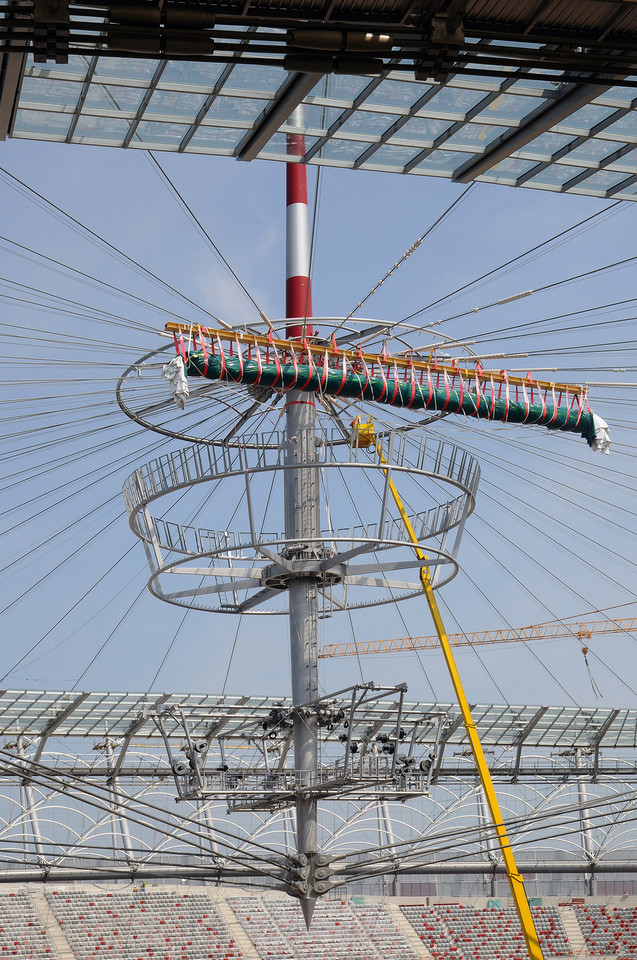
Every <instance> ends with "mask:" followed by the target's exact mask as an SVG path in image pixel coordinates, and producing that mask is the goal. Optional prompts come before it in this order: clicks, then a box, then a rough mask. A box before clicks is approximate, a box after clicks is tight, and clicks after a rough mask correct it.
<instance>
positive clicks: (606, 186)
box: [580, 170, 626, 194]
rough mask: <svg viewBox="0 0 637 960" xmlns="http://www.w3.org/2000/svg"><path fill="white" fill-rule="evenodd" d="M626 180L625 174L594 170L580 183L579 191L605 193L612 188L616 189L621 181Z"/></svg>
mask: <svg viewBox="0 0 637 960" xmlns="http://www.w3.org/2000/svg"><path fill="white" fill-rule="evenodd" d="M625 179H626V174H625V173H622V172H617V171H614V170H596V171H595V172H594V173H592V174H591V175H590V177H587V178H586V180H584V181H582V183H580V189H581V190H583V191H585V190H591V191H595V192H596V193H597V192H599V193H602V194H604V193H606V191H607V190H610V189H611V188H612V187H616V186H617V185H618V184H619V183H621V182H622V180H625Z"/></svg>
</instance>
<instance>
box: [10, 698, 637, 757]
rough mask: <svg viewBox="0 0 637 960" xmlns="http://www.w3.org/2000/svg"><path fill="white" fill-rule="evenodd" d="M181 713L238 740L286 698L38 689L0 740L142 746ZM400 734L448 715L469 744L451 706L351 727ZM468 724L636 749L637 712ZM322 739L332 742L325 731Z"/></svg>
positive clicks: (511, 715) (369, 718) (512, 711)
mask: <svg viewBox="0 0 637 960" xmlns="http://www.w3.org/2000/svg"><path fill="white" fill-rule="evenodd" d="M176 708H179V709H180V710H181V711H182V712H183V714H184V716H185V718H186V719H187V721H188V723H189V725H190V727H191V729H192V733H193V736H194V737H196V738H197V737H208V738H210V737H219V736H223V738H224V739H228V740H231V739H233V738H234V739H243V738H245V737H246V735H247V734H248V733H249V731H250V729H251V728H252V727H256V726H258V727H260V726H261V724H262V721H263V720H265V719H266V718H267V717H268V715H269V714H270V712H271V711H272V710H274V709H278V708H282V709H284V710H289V709H292V701H291V699H290V698H286V697H260V696H217V695H213V694H194V693H186V694H168V693H165V694H163V695H161V696H158V695H157V694H141V693H96V692H94V693H86V692H85V693H81V692H78V691H72V692H58V691H43V690H21V691H17V690H4V691H1V692H0V736H6V737H15V736H17V735H20V736H23V737H29V738H33V737H49V736H51V737H55V738H60V737H103V736H106V735H108V736H110V737H122V736H130V735H131V734H132V733H133V732H134V734H135V736H138V737H140V738H142V739H144V740H146V739H148V738H152V737H156V738H159V737H160V736H161V734H160V732H159V730H158V728H157V726H156V725H155V724H154V722H153V719H152V717H153V716H157V715H161V716H163V717H166V718H167V721H166V725H167V729H168V732H169V733H175V732H178V727H179V723H178V721H177V720H174V721H173V722H172V723H171V722H170V716H171V712H172V711H173V710H175V709H176ZM399 709H401V712H400V718H399V719H400V722H401V723H402V724H404V726H405V727H411V726H412V725H413V724H420V723H422V722H423V720H426V719H427V718H430V717H434V716H438V715H447V716H449V717H450V718H451V721H452V722H451V725H450V728H449V730H448V733H447V735H446V737H445V741H446V742H447V743H449V744H450V745H455V746H457V745H466V743H467V737H466V732H465V730H464V729H463V727H462V725H461V724H460V723H456V722H454V721H455V719H456V714H457V713H458V708H457V706H456V705H454V704H451V703H421V702H411V703H409V702H407V701H406V702H404V703H402V707H401V704H400V701H399V700H398V698H392V699H389V698H387V699H380V700H378V701H376V702H375V703H373V704H370V705H368V706H367V707H366V709H365V716H364V720H362V721H359V720H356V724H357V729H356V731H355V736H357V737H362V736H363V734H364V731H365V730H367V729H368V728H370V727H373V728H374V732H375V733H374V735H375V734H376V733H380V732H382V731H383V730H389V729H391V728H393V727H395V725H396V720H397V717H398V711H399ZM472 712H473V717H474V720H475V722H476V725H477V727H478V730H479V733H480V739H481V740H482V742H483V743H484V744H485V745H486V746H490V747H501V748H502V749H510V748H512V747H518V746H520V745H522V744H524V745H525V746H528V747H534V748H541V749H563V750H566V749H572V750H575V749H581V750H592V749H595V748H599V747H600V746H603V747H608V748H612V749H629V750H630V749H636V748H637V710H629V709H611V708H608V707H597V708H591V709H585V708H583V707H563V706H562V707H560V706H553V707H546V706H510V705H494V704H476V705H474V706H473V708H472ZM323 737H324V739H330V738H331V739H333V740H337V734H336V733H333V734H330V731H327V730H326V731H325V732H324V734H323Z"/></svg>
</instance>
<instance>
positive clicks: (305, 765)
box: [284, 108, 320, 928]
mask: <svg viewBox="0 0 637 960" xmlns="http://www.w3.org/2000/svg"><path fill="white" fill-rule="evenodd" d="M300 109H301V108H298V111H297V113H296V118H297V119H299V120H300V119H301V117H299V111H300ZM287 152H288V155H290V156H296V157H302V156H304V154H305V137H304V136H302V135H299V134H288V137H287ZM285 169H286V303H285V316H286V319H288V320H290V322H289V323H288V325H287V327H286V337H287V339H288V340H298V341H299V342H300V344H302V343H303V340H304V339H306V338H307V337H311V336H312V333H313V330H312V326H311V324H310V323H308V318H310V317H311V316H312V291H311V284H310V241H309V224H308V204H307V171H306V166H305V164H304V163H301V162H299V161H289V162H288V163H286V165H285ZM292 321H296V322H292ZM285 412H286V452H285V462H286V466H287V467H288V468H290V467H291V468H293V469H287V470H286V471H285V486H284V500H285V536H286V539H287V540H288V541H293V542H294V546H292V547H288V551H287V552H288V557H289V559H294V560H302V559H310V558H312V557H313V556H314V555H315V552H316V548H317V546H318V544H317V541H316V538H317V537H318V536H319V532H320V506H319V490H318V482H317V476H316V470H315V469H313V468H312V467H309V468H308V464H311V463H312V462H313V461H314V460H315V459H316V443H315V417H316V410H315V403H314V395H313V394H309V393H303V392H301V391H300V390H290V391H289V392H288V393H287V394H286V405H285ZM312 541H313V542H312ZM289 620H290V627H289V630H290V662H291V675H292V701H293V704H294V706H298V705H299V704H303V703H309V702H312V701H314V700H316V699H317V697H318V650H317V634H318V587H317V584H316V583H315V582H312V581H311V580H310V579H308V578H306V577H305V578H303V577H298V578H296V579H293V580H292V581H291V582H290V585H289ZM293 724H294V725H293V736H294V758H295V768H296V787H297V800H296V833H297V837H296V840H297V851H298V854H299V855H300V856H302V857H303V856H305V857H307V862H308V864H309V877H308V880H307V886H306V887H305V891H304V893H303V895H302V897H301V901H300V902H301V908H302V910H303V915H304V917H305V922H306V924H307V926H308V928H309V924H310V921H311V918H312V913H313V911H314V905H315V902H316V900H315V898H316V894H315V892H314V889H313V882H312V874H313V857H314V854H315V853H316V850H317V805H316V800H315V799H314V798H312V797H311V796H309V795H308V794H306V793H304V787H309V786H310V785H311V784H312V782H313V780H314V778H315V773H316V770H317V765H318V749H317V747H318V738H317V732H318V728H317V721H316V716H315V715H310V716H303V717H301V716H299V715H298V714H296V713H295V715H294V721H293Z"/></svg>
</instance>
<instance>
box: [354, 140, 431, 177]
mask: <svg viewBox="0 0 637 960" xmlns="http://www.w3.org/2000/svg"><path fill="white" fill-rule="evenodd" d="M417 152H418V151H416V150H414V147H413V146H411V147H397V146H394V145H393V144H384V145H383V146H382V147H379V148H378V150H375V151H374V153H373V154H372V155H371V157H370V158H369V159H368V160H366V161H365V163H363V164H362V168H363V169H364V170H395V171H396V172H397V173H400V172H402V169H403V167H404V166H405V164H406V163H409V161H410V160H412V159H413V158H414V157H415V156H416V154H417Z"/></svg>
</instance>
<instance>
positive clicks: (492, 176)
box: [480, 157, 537, 183]
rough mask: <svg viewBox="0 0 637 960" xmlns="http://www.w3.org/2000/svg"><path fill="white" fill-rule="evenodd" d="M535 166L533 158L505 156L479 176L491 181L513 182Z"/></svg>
mask: <svg viewBox="0 0 637 960" xmlns="http://www.w3.org/2000/svg"><path fill="white" fill-rule="evenodd" d="M535 166H537V163H536V161H535V160H523V159H522V158H521V157H520V158H518V157H506V158H505V159H504V160H501V161H500V163H497V164H496V165H495V166H494V167H491V169H490V170H487V172H486V173H483V174H482V176H481V177H480V179H481V180H488V181H490V182H491V183H515V182H516V180H517V179H518V177H521V176H522V175H523V174H525V173H528V172H529V170H532V169H533V167H535Z"/></svg>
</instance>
